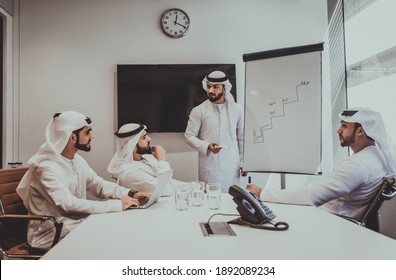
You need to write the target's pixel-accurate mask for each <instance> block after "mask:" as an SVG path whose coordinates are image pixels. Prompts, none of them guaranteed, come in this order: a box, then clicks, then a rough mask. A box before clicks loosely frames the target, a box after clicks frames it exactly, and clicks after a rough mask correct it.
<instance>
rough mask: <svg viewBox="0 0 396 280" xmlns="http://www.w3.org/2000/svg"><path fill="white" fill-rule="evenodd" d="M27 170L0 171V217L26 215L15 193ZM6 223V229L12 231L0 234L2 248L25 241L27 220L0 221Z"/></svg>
mask: <svg viewBox="0 0 396 280" xmlns="http://www.w3.org/2000/svg"><path fill="white" fill-rule="evenodd" d="M27 170H28V168H24V167H21V168H5V169H0V215H3V214H27V213H28V211H27V209H26V208H25V206H24V205H23V202H22V199H21V198H20V197H19V195H18V194H17V192H16V188H17V187H18V184H19V182H20V180H21V179H22V177H23V175H24V174H25V173H26V171H27ZM6 222H7V223H9V225H8V228H12V231H8V232H2V233H1V240H2V241H1V243H2V244H1V247H2V248H8V247H11V246H14V245H15V244H18V243H22V242H24V241H26V236H27V224H28V220H12V221H2V223H6Z"/></svg>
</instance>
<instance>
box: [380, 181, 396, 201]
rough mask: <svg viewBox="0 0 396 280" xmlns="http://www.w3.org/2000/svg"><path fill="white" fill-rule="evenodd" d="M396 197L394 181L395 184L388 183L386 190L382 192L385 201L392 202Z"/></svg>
mask: <svg viewBox="0 0 396 280" xmlns="http://www.w3.org/2000/svg"><path fill="white" fill-rule="evenodd" d="M395 196H396V185H395V181H394V180H393V182H392V181H391V182H388V183H387V184H386V186H385V188H384V190H383V191H382V197H383V198H384V200H390V199H392V198H393V197H395Z"/></svg>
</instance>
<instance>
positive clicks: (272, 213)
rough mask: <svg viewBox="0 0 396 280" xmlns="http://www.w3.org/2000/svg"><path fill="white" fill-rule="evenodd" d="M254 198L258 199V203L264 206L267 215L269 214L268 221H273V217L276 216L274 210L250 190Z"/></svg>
mask: <svg viewBox="0 0 396 280" xmlns="http://www.w3.org/2000/svg"><path fill="white" fill-rule="evenodd" d="M249 193H250V194H251V195H252V196H253V197H254V199H256V200H257V201H258V203H259V204H260V206H261V208H263V210H264V213H265V215H266V216H267V219H268V221H271V220H272V219H274V218H275V217H276V215H275V213H274V212H272V210H271V209H269V207H268V206H267V205H265V204H264V203H263V202H262V201H261V199H259V198H257V196H255V195H254V194H253V193H252V192H249Z"/></svg>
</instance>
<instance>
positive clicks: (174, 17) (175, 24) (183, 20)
mask: <svg viewBox="0 0 396 280" xmlns="http://www.w3.org/2000/svg"><path fill="white" fill-rule="evenodd" d="M161 26H162V30H163V31H164V32H165V34H166V35H168V36H170V37H172V38H181V37H183V36H184V35H186V33H187V31H188V29H189V27H190V18H189V17H188V15H187V14H186V12H184V11H182V10H180V9H170V10H167V11H166V12H165V13H164V14H163V15H162V18H161Z"/></svg>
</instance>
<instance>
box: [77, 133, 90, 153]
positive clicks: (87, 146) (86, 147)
mask: <svg viewBox="0 0 396 280" xmlns="http://www.w3.org/2000/svg"><path fill="white" fill-rule="evenodd" d="M76 135H77V141H76V144H74V147H76V149H78V150H80V151H84V152H89V151H90V150H91V146H90V142H91V141H89V142H88V143H87V144H80V137H79V136H78V134H76Z"/></svg>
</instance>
